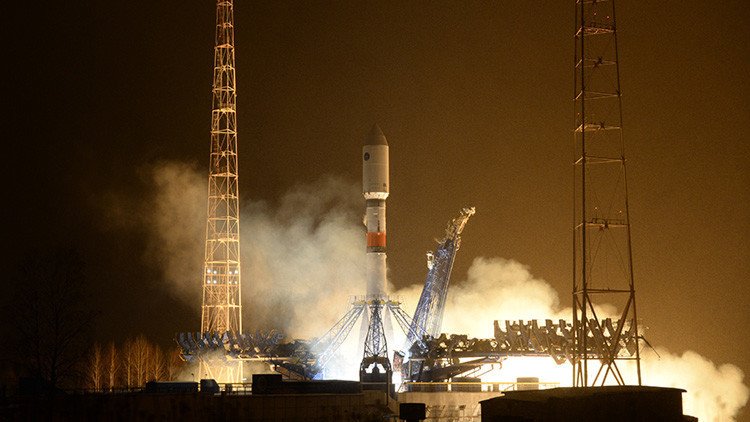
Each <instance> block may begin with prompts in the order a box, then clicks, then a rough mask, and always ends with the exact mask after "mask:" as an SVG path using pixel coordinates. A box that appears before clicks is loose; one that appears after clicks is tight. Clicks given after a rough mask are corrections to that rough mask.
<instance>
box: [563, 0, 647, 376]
mask: <svg viewBox="0 0 750 422" xmlns="http://www.w3.org/2000/svg"><path fill="white" fill-rule="evenodd" d="M575 9H576V13H575V36H574V39H575V58H574V69H575V70H574V73H575V77H574V90H573V102H574V119H573V120H574V124H573V128H574V129H573V133H574V143H575V161H574V169H575V171H574V174H575V189H574V191H575V194H574V221H573V229H574V241H573V243H574V245H573V332H574V338H575V342H574V349H575V351H574V353H573V356H572V361H573V383H574V385H575V386H582V387H586V386H589V385H603V384H605V383H613V382H614V383H617V384H626V383H629V382H630V383H632V382H634V381H636V380H637V382H638V384H639V385H640V384H641V369H640V354H639V347H638V340H639V336H638V320H637V317H636V307H635V287H634V282H633V260H632V249H631V241H630V219H629V214H628V190H627V184H626V174H625V148H624V141H623V135H622V108H621V91H620V70H619V61H618V52H617V26H616V24H615V1H614V0H576V2H575ZM594 298H596V300H597V301H600V302H604V303H610V304H613V305H615V307H616V309H617V314H616V315H603V310H602V309H601V308H599V307H597V306H595V300H594ZM608 316H611V317H612V319H613V320H614V322H612V320H610V319H608V318H607V317H608ZM627 339H630V340H627ZM632 339H635V347H634V349H635V350H634V352H635V353H634V356H633V355H629V354H627V353H623V350H625V349H626V347H625V346H626V343H630V342H632ZM630 346H631V349H632V348H633V345H632V344H631V345H630ZM590 360H591V361H595V362H589V361H590ZM625 360H630V361H631V362H628V363H627V364H625V363H624V362H623V361H625ZM618 363H619V364H618ZM631 367H632V368H633V370H634V372H635V377H630V378H628V379H626V378H625V376H624V375H623V372H624V369H625V368H631Z"/></svg>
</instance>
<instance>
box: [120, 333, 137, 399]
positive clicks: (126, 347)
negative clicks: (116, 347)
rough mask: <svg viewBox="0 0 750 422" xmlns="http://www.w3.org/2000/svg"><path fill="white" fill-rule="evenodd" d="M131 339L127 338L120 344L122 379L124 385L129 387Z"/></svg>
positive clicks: (130, 383) (132, 377) (131, 380)
mask: <svg viewBox="0 0 750 422" xmlns="http://www.w3.org/2000/svg"><path fill="white" fill-rule="evenodd" d="M132 343H133V341H132V340H130V339H128V340H126V341H125V343H124V344H123V345H122V357H123V360H122V364H123V367H124V370H125V371H124V372H125V373H124V378H125V379H124V381H125V386H126V387H128V388H130V387H133V379H134V376H133V360H134V359H133V344H132Z"/></svg>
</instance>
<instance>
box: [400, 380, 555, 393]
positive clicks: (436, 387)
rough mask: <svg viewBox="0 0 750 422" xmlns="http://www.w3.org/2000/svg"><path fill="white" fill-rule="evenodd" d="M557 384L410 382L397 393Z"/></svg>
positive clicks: (550, 384)
mask: <svg viewBox="0 0 750 422" xmlns="http://www.w3.org/2000/svg"><path fill="white" fill-rule="evenodd" d="M559 386H560V383H559V382H513V381H502V382H465V381H461V382H458V381H456V382H412V381H406V382H403V383H402V384H401V388H400V389H399V392H500V393H501V392H504V391H521V390H545V389H549V388H556V387H559Z"/></svg>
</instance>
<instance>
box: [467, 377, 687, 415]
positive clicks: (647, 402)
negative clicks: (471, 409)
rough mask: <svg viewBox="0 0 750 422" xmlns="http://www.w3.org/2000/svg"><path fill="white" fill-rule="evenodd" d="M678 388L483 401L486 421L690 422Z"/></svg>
mask: <svg viewBox="0 0 750 422" xmlns="http://www.w3.org/2000/svg"><path fill="white" fill-rule="evenodd" d="M684 392H685V390H682V389H679V388H662V387H638V386H607V387H581V388H570V387H567V388H553V389H549V390H532V391H509V392H506V393H505V394H504V395H503V396H502V397H496V398H492V399H489V400H484V401H482V402H481V406H482V421H483V422H541V421H544V422H567V421H571V422H572V421H584V420H585V421H590V422H598V421H601V422H618V421H622V422H625V421H628V422H630V421H660V422H671V421H674V422H683V421H685V422H687V421H693V422H694V421H697V419H696V418H694V417H691V416H685V415H683V414H682V393H684Z"/></svg>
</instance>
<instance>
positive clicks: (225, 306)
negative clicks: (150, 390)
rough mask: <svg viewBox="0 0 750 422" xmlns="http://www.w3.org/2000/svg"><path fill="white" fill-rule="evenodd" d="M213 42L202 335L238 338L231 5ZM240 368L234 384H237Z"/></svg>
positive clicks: (219, 18) (222, 2)
mask: <svg viewBox="0 0 750 422" xmlns="http://www.w3.org/2000/svg"><path fill="white" fill-rule="evenodd" d="M215 41H216V43H215V46H214V70H213V107H212V111H211V155H210V162H209V174H208V220H207V223H206V249H205V265H204V271H203V306H202V312H201V332H203V333H225V332H231V333H235V334H237V333H241V332H242V303H241V295H240V289H241V282H240V213H239V191H238V185H237V181H238V177H237V113H236V104H237V101H236V100H237V93H236V80H235V66H234V10H233V4H232V0H217V2H216V38H215ZM202 365H203V363H202ZM241 367H242V365H241V364H238V369H239V371H238V373H237V374H235V376H234V377H235V378H238V379H241ZM204 372H206V371H204V370H203V369H202V370H201V374H203V373H204ZM214 375H216V374H214Z"/></svg>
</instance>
